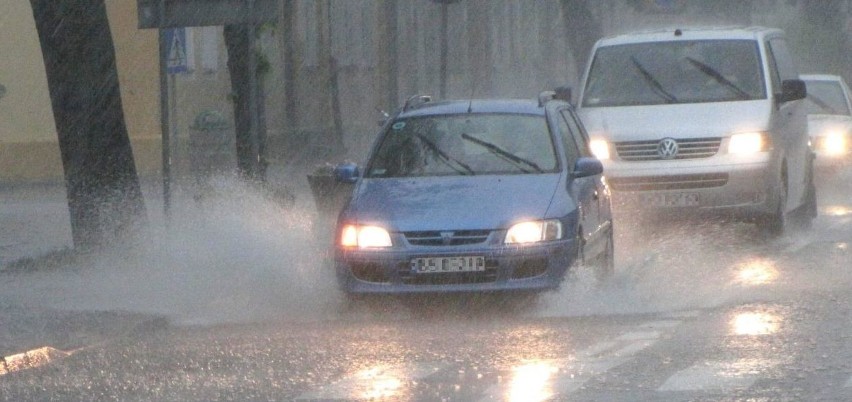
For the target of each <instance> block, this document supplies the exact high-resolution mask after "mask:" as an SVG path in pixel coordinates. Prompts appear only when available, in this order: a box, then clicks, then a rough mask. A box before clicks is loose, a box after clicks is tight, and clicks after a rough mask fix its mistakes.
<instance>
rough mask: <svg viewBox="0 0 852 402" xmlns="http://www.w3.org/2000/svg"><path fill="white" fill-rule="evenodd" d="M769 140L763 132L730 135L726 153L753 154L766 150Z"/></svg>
mask: <svg viewBox="0 0 852 402" xmlns="http://www.w3.org/2000/svg"><path fill="white" fill-rule="evenodd" d="M768 145H769V142H768V141H767V139H766V135H764V134H763V133H741V134H734V135H732V136H731V141H730V142H729V143H728V153H731V154H754V153H758V152H762V151H765V150H767V148H768Z"/></svg>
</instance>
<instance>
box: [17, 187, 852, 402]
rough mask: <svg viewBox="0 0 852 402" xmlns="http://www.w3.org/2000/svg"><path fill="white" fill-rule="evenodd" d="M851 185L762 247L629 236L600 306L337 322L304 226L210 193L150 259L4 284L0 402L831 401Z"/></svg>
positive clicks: (339, 307) (641, 228)
mask: <svg viewBox="0 0 852 402" xmlns="http://www.w3.org/2000/svg"><path fill="white" fill-rule="evenodd" d="M850 179H852V172H848V171H841V172H838V173H837V174H835V175H832V176H829V177H826V178H824V181H822V182H821V183H820V199H819V203H820V216H819V217H818V218H817V219H816V221H815V222H814V225H813V228H811V229H809V230H806V231H802V232H791V233H790V234H788V235H785V236H783V237H781V238H777V239H767V238H765V237H763V236H761V235H760V233H759V232H758V231H757V230H756V229H755V228H754V227H753V226H752V225H746V224H736V223H702V222H700V221H699V222H676V223H666V224H662V225H656V224H652V223H649V222H641V223H635V222H629V223H628V221H629V220H625V224H624V225H623V226H618V227H617V236H618V237H617V239H616V242H617V243H616V253H617V261H616V270H617V272H616V275H615V277H614V278H612V280H611V281H610V282H608V283H606V284H603V285H597V284H596V283H595V281H594V280H593V274H592V273H591V272H587V271H586V270H583V269H580V270H578V271H576V272H575V273H574V274H572V275H571V277H570V278H568V279H567V280H566V282H565V284H564V286H563V287H562V289H560V290H559V291H558V292H552V293H548V294H544V295H542V296H541V297H539V298H537V299H533V300H530V299H511V298H500V297H471V298H449V299H440V300H439V299H437V298H425V297H421V298H417V299H405V300H402V299H382V300H379V301H371V302H364V303H361V304H357V305H354V306H345V305H344V304H343V302H342V297H341V296H340V295H339V294H338V293H337V290H336V288H335V286H334V284H333V282H332V279H333V275H332V274H331V271H330V267H329V265H328V256H327V252H326V248H325V246H324V244H325V243H324V242H325V239H327V235H328V233H327V231H325V229H324V228H322V227H318V226H317V222H320V221H321V220H317V219H316V216H315V215H312V214H313V212H312V211H310V206H309V205H302V204H299V203H297V205H296V207H294V208H295V210H296V212H294V210H293V209H288V208H284V207H281V206H278V205H276V204H275V203H272V202H269V201H268V200H266V199H264V198H263V197H260V196H256V195H253V194H251V193H250V192H246V191H245V190H244V189H240V188H234V187H228V186H232V185H231V184H224V185H225V186H226V187H224V190H223V191H222V194H239V196H220V197H218V198H215V201H214V199H210V200H207V201H204V202H206V204H201V205H200V206H198V205H196V206H194V207H192V208H187V209H186V210H183V211H182V212H181V213H180V214H176V215H177V216H180V217H181V218H180V219H181V220H179V221H178V222H177V224H173V225H172V226H171V229H170V230H164V231H163V232H162V233H155V234H154V235H153V236H152V237H153V240H152V242H151V245H150V246H149V247H144V248H140V249H137V250H134V251H133V252H130V253H120V254H118V253H117V254H115V255H98V256H93V257H91V258H85V259H78V260H75V261H72V262H68V264H67V265H62V266H60V267H48V268H43V269H36V270H35V271H34V272H31V271H24V272H22V271H21V270H11V271H10V270H7V271H4V272H3V273H2V274H0V282H2V286H3V290H2V292H0V352H2V354H3V356H5V359H4V365H3V366H0V399H3V400H33V399H35V400H371V399H372V400H375V399H387V400H424V401H426V400H429V401H433V400H460V401H478V400H506V401H521V400H523V401H529V400H615V401H630V400H666V401H670V400H719V399H722V400H848V399H850V398H852V363H850V362H852V359H850V358H852V343H850V342H849V338H850V337H852V320H849V316H850V313H852V302H850V300H852V297H850V296H852V273H851V272H850V267H852V254H850V250H849V247H850V243H852V212H850V211H852V197H850V195H849V194H852V191H851V190H852V185H850V184H848V183H852V180H850ZM237 204H239V205H249V206H250V208H244V209H243V210H244V211H246V212H245V213H243V214H234V213H233V211H234V210H236V209H235V208H234V206H235V205H237ZM299 208H303V209H302V210H299Z"/></svg>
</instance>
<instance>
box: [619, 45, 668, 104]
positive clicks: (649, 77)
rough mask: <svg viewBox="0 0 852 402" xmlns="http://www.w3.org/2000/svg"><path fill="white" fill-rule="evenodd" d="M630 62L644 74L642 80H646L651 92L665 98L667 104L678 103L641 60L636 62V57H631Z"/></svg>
mask: <svg viewBox="0 0 852 402" xmlns="http://www.w3.org/2000/svg"><path fill="white" fill-rule="evenodd" d="M630 61H632V62H633V66H634V67H636V69H637V70H639V73H641V74H642V78H644V79H645V82H647V83H648V85H650V86H651V91H652V92H654V94H656V95H657V96H659V97H661V98H663V100H665V101H666V103H677V97H676V96H674V95H672V94H671V92H669V91H667V90H666V88H665V87H663V84H660V81H658V80H657V79H656V78H655V77H654V75H653V74H651V73H650V72H649V71H648V70H647V69H645V66H643V65H642V63H640V62H639V60H636V57H635V56H630Z"/></svg>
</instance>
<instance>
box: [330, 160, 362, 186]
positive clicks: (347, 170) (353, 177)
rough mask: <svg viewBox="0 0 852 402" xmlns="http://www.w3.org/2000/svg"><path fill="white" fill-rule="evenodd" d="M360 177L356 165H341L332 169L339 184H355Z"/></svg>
mask: <svg viewBox="0 0 852 402" xmlns="http://www.w3.org/2000/svg"><path fill="white" fill-rule="evenodd" d="M359 177H361V172H360V171H359V169H358V165H356V164H354V163H341V164H339V165H337V166H335V167H334V178H335V179H336V180H337V181H339V182H341V183H355V182H356V181H358V178H359Z"/></svg>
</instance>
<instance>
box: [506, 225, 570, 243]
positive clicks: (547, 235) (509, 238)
mask: <svg viewBox="0 0 852 402" xmlns="http://www.w3.org/2000/svg"><path fill="white" fill-rule="evenodd" d="M561 238H562V222H560V221H559V220H558V219H550V220H546V221H526V222H520V223H516V224H514V225H512V227H510V228H509V231H508V232H506V241H505V243H506V244H526V243H536V242H540V241H549V240H559V239H561Z"/></svg>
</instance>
